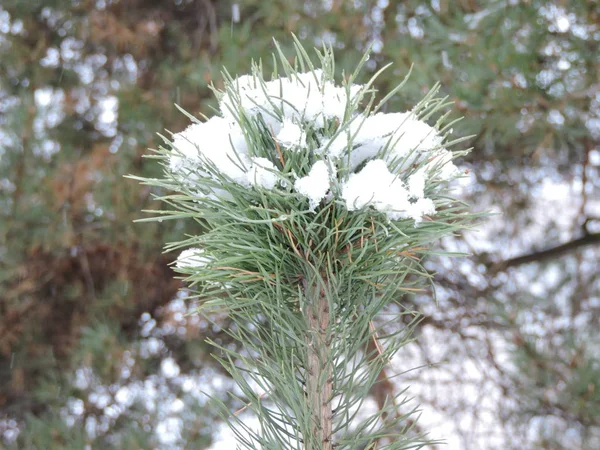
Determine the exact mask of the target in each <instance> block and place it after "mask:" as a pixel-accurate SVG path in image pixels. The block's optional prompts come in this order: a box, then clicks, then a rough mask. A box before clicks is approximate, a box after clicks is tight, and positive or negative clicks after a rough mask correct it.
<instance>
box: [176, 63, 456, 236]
mask: <svg viewBox="0 0 600 450" xmlns="http://www.w3.org/2000/svg"><path fill="white" fill-rule="evenodd" d="M372 92H373V91H372V90H370V88H369V86H363V85H358V84H346V85H343V86H338V85H336V84H335V83H334V81H333V79H332V76H331V75H328V74H326V72H325V71H323V70H321V69H317V70H312V71H308V72H306V73H291V74H290V75H289V76H282V77H278V78H275V79H273V80H271V81H264V80H263V79H262V77H261V76H260V75H258V72H256V73H255V74H253V75H244V76H241V77H239V78H236V79H229V80H228V81H227V82H226V88H225V91H224V92H220V93H218V95H219V97H220V98H219V115H216V116H214V117H212V118H210V119H208V120H207V121H205V122H201V123H199V122H198V123H193V124H192V125H190V126H189V127H188V128H186V129H185V130H184V131H182V132H180V133H177V134H174V135H173V137H172V141H171V142H170V145H171V147H172V151H171V152H170V154H169V161H168V170H169V171H170V173H171V174H172V176H173V178H174V179H176V180H177V181H178V182H179V183H181V185H182V186H185V187H187V188H188V190H189V192H194V195H195V196H196V197H197V200H198V201H202V199H203V198H209V199H211V200H212V201H215V200H216V201H227V200H228V199H229V198H230V193H229V192H228V190H227V182H233V183H234V184H237V185H240V186H243V187H244V188H248V189H264V190H281V191H282V192H285V193H288V194H290V193H291V194H293V195H296V196H297V199H298V210H305V209H306V206H308V209H309V210H310V211H315V210H316V209H317V208H318V207H319V205H321V204H322V203H323V202H330V201H337V202H340V203H341V204H343V205H345V207H346V208H347V209H348V210H349V211H355V210H361V209H364V208H371V209H374V210H376V211H380V212H383V213H385V214H386V215H387V217H388V219H390V220H402V219H409V220H412V221H414V224H415V225H417V224H418V223H419V222H421V221H422V220H423V219H424V217H425V216H431V215H434V214H435V213H436V205H435V201H434V199H433V198H431V197H430V195H434V194H435V193H436V190H439V189H441V188H442V187H441V186H443V184H440V181H447V180H450V179H452V178H454V177H455V176H456V175H457V174H458V171H457V169H456V167H455V166H454V164H453V163H452V161H451V160H452V158H453V156H452V153H451V152H450V151H448V150H447V149H446V148H444V136H442V135H441V134H440V132H439V131H438V130H437V129H436V128H435V127H432V126H430V125H429V124H428V123H426V122H425V121H424V120H420V118H419V117H418V115H419V113H420V112H422V110H423V108H421V109H419V108H417V107H416V108H415V109H413V110H412V111H408V112H402V113H383V112H373V111H372V108H369V107H367V109H366V110H360V104H361V103H368V102H366V101H365V99H367V98H368V97H369V94H372ZM369 105H370V103H369ZM425 109H426V108H425ZM289 155H296V156H298V155H300V157H296V158H289ZM286 160H287V161H290V160H292V161H302V163H301V164H300V163H297V164H296V167H289V166H286V164H288V163H286ZM432 180H435V183H431V181H432ZM306 200H308V205H307V204H306Z"/></svg>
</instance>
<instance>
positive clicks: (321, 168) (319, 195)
mask: <svg viewBox="0 0 600 450" xmlns="http://www.w3.org/2000/svg"><path fill="white" fill-rule="evenodd" d="M329 178H330V177H329V169H328V168H327V163H326V162H325V161H323V160H321V161H317V162H316V163H315V164H314V165H313V166H312V167H311V169H310V172H309V173H308V175H307V176H305V177H302V178H300V179H298V180H296V182H295V183H294V188H295V189H296V191H298V192H299V193H300V194H302V195H304V196H306V197H308V200H309V204H310V209H311V210H314V209H315V208H316V207H317V205H318V204H319V203H320V202H321V200H323V199H324V198H325V196H326V195H327V191H329V185H330V181H329Z"/></svg>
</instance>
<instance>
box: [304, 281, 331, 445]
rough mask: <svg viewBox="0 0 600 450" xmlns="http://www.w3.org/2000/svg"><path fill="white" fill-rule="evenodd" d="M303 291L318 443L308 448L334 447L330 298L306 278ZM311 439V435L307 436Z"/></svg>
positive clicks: (311, 399)
mask: <svg viewBox="0 0 600 450" xmlns="http://www.w3.org/2000/svg"><path fill="white" fill-rule="evenodd" d="M303 288H304V293H305V295H306V296H307V297H308V299H309V300H308V302H307V306H306V309H305V312H304V314H305V317H306V321H307V323H308V333H307V336H306V347H307V352H308V355H307V368H306V370H307V383H306V393H307V397H308V404H309V405H310V410H311V414H313V417H311V422H312V424H313V436H315V440H316V442H317V443H319V444H321V445H320V446H319V447H315V448H314V449H313V448H307V449H306V450H331V449H332V448H333V445H332V441H331V437H332V431H333V424H332V418H333V411H332V405H331V400H332V398H331V397H332V391H333V373H332V367H331V357H330V355H329V353H330V350H329V347H330V345H331V326H330V311H329V302H328V301H327V296H326V295H325V292H324V290H323V288H319V287H318V286H314V285H313V286H309V285H308V283H307V282H306V280H303ZM304 441H305V442H310V441H311V439H305V440H304Z"/></svg>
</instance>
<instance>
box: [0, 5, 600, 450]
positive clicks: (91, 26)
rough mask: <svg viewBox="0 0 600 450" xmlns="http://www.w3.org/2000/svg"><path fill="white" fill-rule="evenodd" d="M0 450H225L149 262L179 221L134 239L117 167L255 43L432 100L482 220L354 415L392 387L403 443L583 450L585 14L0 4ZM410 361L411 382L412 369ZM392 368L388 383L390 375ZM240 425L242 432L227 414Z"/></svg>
mask: <svg viewBox="0 0 600 450" xmlns="http://www.w3.org/2000/svg"><path fill="white" fill-rule="evenodd" d="M0 5H1V6H0V448H7V449H15V448H18V449H39V450H55V449H56V450H59V449H60V450H63V449H66V450H71V449H72V450H80V449H94V450H96V449H122V448H123V449H125V448H127V449H130V450H135V449H167V450H174V449H208V448H213V449H229V448H235V447H234V446H233V441H232V438H231V435H230V434H228V433H227V432H226V431H224V430H225V428H224V426H223V420H222V419H221V418H219V417H218V416H217V414H216V411H215V410H214V409H213V408H211V406H210V403H208V402H207V397H206V395H205V394H204V393H209V394H212V395H215V396H218V397H220V398H222V399H224V400H225V401H227V402H229V403H230V404H231V409H232V411H235V410H236V409H237V408H240V407H241V406H242V405H241V404H239V403H236V402H234V401H232V400H231V399H229V398H228V397H227V395H226V391H227V390H228V389H232V383H231V380H230V379H229V377H228V376H227V374H226V373H224V372H223V371H222V370H221V369H220V368H219V367H218V365H217V364H216V362H215V361H214V359H213V358H212V357H211V355H210V352H211V349H210V347H209V346H208V345H207V344H205V343H204V339H205V338H207V337H210V338H211V339H214V340H215V341H216V342H219V343H221V344H223V345H235V344H234V343H231V342H228V338H227V336H226V335H225V334H224V333H223V332H222V330H223V329H224V328H226V327H227V326H228V323H227V319H226V318H225V317H218V316H217V317H212V318H211V319H212V322H211V321H208V320H206V319H205V318H203V317H201V316H198V315H191V316H187V315H186V313H187V312H188V311H189V310H190V308H191V307H192V306H193V305H192V303H191V302H190V301H188V300H186V292H185V290H184V291H181V292H179V293H178V289H179V288H180V287H182V285H181V283H180V281H178V280H176V279H174V273H173V272H172V271H171V269H170V267H169V263H170V262H172V261H173V260H174V258H176V256H177V255H174V254H169V253H166V254H164V253H162V245H163V243H165V242H167V241H169V240H176V239H179V238H180V237H181V236H182V235H183V233H187V232H194V229H193V228H192V227H190V224H186V223H181V222H176V221H164V222H162V223H158V222H154V223H144V224H141V223H134V222H133V221H134V220H135V219H138V218H142V217H144V214H143V213H141V210H142V209H156V208H157V207H158V204H157V203H156V202H155V201H154V200H153V199H152V194H156V193H159V192H158V191H157V190H155V189H154V190H153V189H150V188H148V187H143V186H141V185H139V184H138V183H137V182H135V181H132V180H129V179H125V178H124V177H123V176H124V175H126V174H137V175H142V176H147V177H148V176H155V175H158V174H159V167H158V165H157V164H156V163H155V162H153V161H152V160H146V159H143V158H142V156H143V155H144V154H146V153H147V148H152V147H156V146H157V145H158V144H159V142H160V140H159V139H158V138H157V136H156V133H157V132H164V130H165V129H166V130H171V131H174V132H177V131H181V130H182V129H183V128H184V127H185V126H186V125H187V123H188V120H187V118H186V117H185V116H184V115H182V114H181V113H180V112H178V111H177V109H176V108H175V107H174V104H175V103H177V104H179V105H181V106H182V107H183V108H185V109H186V110H188V111H190V112H193V113H203V114H207V115H210V114H211V111H212V110H211V107H212V106H214V105H215V100H214V98H213V96H212V94H211V91H210V89H209V85H210V84H211V83H214V84H215V86H217V87H219V86H221V85H222V84H221V76H220V71H221V69H222V67H223V66H225V67H227V69H228V70H229V72H230V73H232V74H243V73H247V72H248V71H249V67H250V60H251V59H252V58H255V59H258V58H263V60H264V61H265V65H268V61H269V55H270V53H271V52H272V51H273V50H274V46H273V44H272V39H273V38H276V39H277V40H278V41H279V42H280V43H281V45H282V47H283V48H284V50H286V51H288V52H289V54H292V51H291V50H292V46H291V44H292V40H291V35H290V33H292V32H293V33H295V34H297V36H298V37H299V38H300V39H301V40H303V42H304V43H305V44H306V46H308V47H311V46H312V45H313V44H314V45H321V44H322V43H327V44H331V45H333V47H334V48H335V49H336V52H337V70H338V72H339V74H340V76H341V73H342V71H343V70H344V69H346V70H347V71H348V70H351V69H352V68H353V67H354V65H355V64H356V63H357V62H358V60H359V59H360V57H361V55H362V54H363V52H364V51H365V49H366V48H367V47H368V46H369V45H372V46H373V53H372V55H371V57H370V59H369V61H368V64H367V70H366V72H365V73H364V77H363V81H364V80H365V79H366V78H367V77H368V76H369V75H370V74H372V73H374V72H375V71H377V70H378V69H379V68H381V67H382V66H383V65H384V64H386V63H388V62H392V63H393V65H392V67H391V68H390V69H388V70H387V71H386V72H385V73H384V74H383V75H382V76H381V77H380V78H379V80H378V81H377V83H376V87H377V89H379V90H380V92H382V93H385V92H387V91H388V90H389V89H391V88H392V87H393V86H394V85H395V84H396V83H397V82H399V81H400V80H401V79H402V78H403V77H404V76H405V75H406V73H407V71H408V69H409V67H410V66H411V65H413V71H412V75H411V77H410V80H409V82H408V83H407V84H406V86H405V88H404V89H403V90H402V91H401V93H400V94H399V95H398V96H397V97H396V98H394V99H393V101H392V102H390V110H405V109H407V108H410V107H411V105H412V104H414V102H415V101H416V100H417V99H419V98H420V97H421V96H422V95H423V94H424V93H425V92H427V90H428V89H429V88H430V87H431V86H432V85H433V84H434V83H436V82H438V81H439V82H441V86H442V92H443V94H444V95H447V96H448V98H449V100H451V101H453V102H454V106H453V115H452V117H453V118H456V117H461V116H462V117H464V119H463V120H462V121H461V122H460V123H458V124H457V125H456V126H455V127H454V134H455V136H465V135H472V136H473V137H472V138H470V139H469V141H467V142H466V143H465V144H464V145H465V146H466V147H473V151H472V153H471V154H470V155H469V156H467V157H465V158H462V159H461V160H459V161H458V162H459V164H460V165H461V167H463V168H464V169H467V170H469V175H468V176H467V177H466V178H464V179H463V180H461V181H460V182H459V183H457V191H456V195H458V196H459V197H460V198H462V199H464V200H465V201H467V202H469V203H470V204H471V205H473V209H474V210H476V211H491V212H494V213H497V214H496V215H493V216H492V217H490V218H489V219H488V220H487V221H486V222H485V223H484V224H483V225H481V226H480V227H479V229H478V231H473V232H468V233H465V234H463V235H462V236H456V237H453V238H449V239H445V240H444V241H442V242H440V249H442V250H446V251H457V252H466V253H468V254H469V255H470V256H468V257H464V258H460V259H453V260H449V259H447V258H439V259H434V258H432V259H430V260H429V261H427V267H428V268H429V269H430V270H431V271H432V272H434V273H435V283H436V285H437V290H436V294H437V303H436V302H435V301H434V300H433V299H432V297H433V292H432V291H429V292H426V293H424V294H420V295H417V296H415V297H412V298H407V299H405V301H406V302H411V303H412V304H414V306H415V307H417V308H418V309H419V310H420V311H422V312H423V314H424V319H423V321H422V322H421V324H420V326H419V327H418V330H417V337H418V340H417V341H416V342H415V343H413V344H411V345H409V346H408V347H406V349H405V350H404V351H403V354H401V355H399V358H398V360H395V361H393V363H392V365H391V367H389V368H388V369H387V370H388V372H389V374H390V375H391V374H394V373H398V372H403V374H402V375H401V376H399V377H396V378H394V381H393V382H385V383H380V384H379V385H377V388H376V389H374V391H373V393H372V394H373V403H372V404H373V405H374V407H377V405H378V404H380V403H379V402H381V401H382V399H384V398H385V396H386V395H390V394H393V393H397V392H399V389H404V388H406V387H408V386H410V389H409V391H408V392H409V394H410V395H411V396H414V397H415V398H414V400H413V402H414V404H415V405H416V404H419V403H420V405H421V409H422V413H421V418H420V420H419V422H418V424H417V426H418V427H420V428H421V429H422V430H423V431H429V432H430V433H431V437H433V438H446V440H447V442H448V445H447V446H445V447H438V448H446V449H448V450H458V449H461V450H462V449H465V450H468V449H473V450H479V449H481V450H487V449H556V450H559V449H561V450H562V449H569V450H577V449H589V450H594V449H598V448H600V335H599V332H600V263H599V256H600V195H599V193H600V176H599V173H598V171H599V168H600V146H599V140H600V89H599V87H600V79H599V70H598V69H599V65H600V53H599V51H598V50H599V41H600V5H599V3H598V2H596V1H585V0H572V1H564V0H554V1H537V0H521V1H520V0H510V1H497V0H490V1H484V0H481V1H476V0H457V1H450V0H434V1H428V0H422V1H411V0H408V1H393V0H353V1H342V0H316V1H312V0H306V1H302V2H300V1H291V0H269V1H258V0H255V1H253V0H247V1H236V2H232V1H227V0H222V1H217V0H43V1H42V0H3V1H2V2H1V4H0ZM419 367H421V368H420V369H419ZM409 369H413V370H409ZM248 420H249V422H252V418H251V417H249V418H248Z"/></svg>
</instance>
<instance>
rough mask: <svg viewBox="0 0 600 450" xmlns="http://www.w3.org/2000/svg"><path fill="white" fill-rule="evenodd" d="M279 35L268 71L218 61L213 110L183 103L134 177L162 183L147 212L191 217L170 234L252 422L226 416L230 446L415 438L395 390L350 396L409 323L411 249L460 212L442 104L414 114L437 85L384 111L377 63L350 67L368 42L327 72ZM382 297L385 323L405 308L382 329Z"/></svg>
mask: <svg viewBox="0 0 600 450" xmlns="http://www.w3.org/2000/svg"><path fill="white" fill-rule="evenodd" d="M276 45H277V44H276ZM295 45H296V53H297V55H296V58H295V60H294V63H293V65H292V64H290V63H289V62H288V58H287V57H286V55H285V54H284V53H283V52H281V50H280V51H279V59H278V60H277V59H276V58H275V56H274V57H273V60H274V66H273V75H272V79H271V80H270V81H265V80H264V79H263V75H262V67H260V66H255V67H254V70H253V72H252V74H251V75H245V76H242V77H238V78H235V79H232V78H230V77H226V80H227V81H226V84H225V91H224V92H217V95H218V97H219V109H220V112H219V114H218V115H216V116H213V117H212V118H210V119H208V120H206V122H199V120H198V119H196V118H195V117H194V116H191V115H190V116H189V117H190V119H191V120H192V121H193V122H194V123H193V124H192V125H191V126H190V127H188V128H187V129H186V130H185V131H183V132H181V133H178V134H175V135H173V136H172V137H171V138H165V142H166V145H165V146H164V147H163V148H162V150H161V151H159V152H158V156H157V157H158V158H159V159H161V160H163V161H164V166H165V177H164V178H163V179H143V178H141V180H142V181H143V182H145V183H147V184H149V185H151V186H158V187H160V188H163V189H166V190H168V191H174V192H176V193H175V194H171V195H167V196H163V197H161V198H160V199H161V200H162V201H163V202H165V203H166V204H167V205H168V209H167V210H166V211H154V212H155V213H158V216H157V218H156V219H155V220H165V219H187V220H190V219H191V220H193V221H195V222H197V223H199V224H201V227H202V233H200V234H193V235H190V236H189V237H188V238H187V239H185V240H184V241H177V242H174V243H172V244H170V245H169V247H168V248H169V249H174V248H181V247H190V246H191V248H188V249H186V250H185V251H183V252H182V254H181V255H180V257H179V259H178V266H179V270H180V271H181V272H183V273H184V274H186V275H187V278H186V280H187V281H188V282H189V283H190V284H191V285H192V286H197V287H198V288H197V295H198V297H199V298H200V299H201V304H202V306H203V307H204V308H215V307H216V308H223V309H224V310H225V311H226V312H227V313H228V314H229V316H230V318H231V320H232V327H231V328H230V329H229V330H227V333H228V334H229V335H230V336H231V337H232V338H233V339H234V340H235V341H237V342H239V343H240V344H241V345H240V347H241V349H240V350H237V349H236V350H232V349H230V348H228V347H226V346H222V345H217V344H214V345H215V347H216V348H217V349H218V350H219V353H218V356H217V358H218V360H219V361H220V363H221V364H222V365H223V366H224V367H225V368H226V370H227V371H228V372H229V373H230V374H231V376H232V377H233V379H234V380H235V381H236V383H237V385H238V387H239V388H240V390H241V391H242V392H243V394H244V398H246V399H249V400H250V401H249V403H248V404H247V408H248V409H249V410H251V411H253V412H254V413H255V414H256V416H257V418H258V420H259V422H260V431H253V430H251V429H250V428H249V427H247V426H245V425H244V423H243V421H241V420H239V419H238V418H237V416H233V417H234V419H238V420H235V421H234V422H236V423H237V427H234V429H233V431H234V433H235V434H236V435H237V437H238V444H239V445H240V446H241V447H242V448H247V449H257V448H269V449H282V450H283V449H289V448H302V449H307V450H308V449H310V450H317V449H318V450H332V449H333V448H337V449H343V448H347V449H354V448H375V447H377V448H389V449H407V448H421V447H423V446H424V445H425V444H426V443H428V441H426V440H422V437H415V436H413V435H411V434H410V433H409V432H408V429H409V428H410V427H409V424H410V423H411V422H409V421H408V420H407V419H408V418H409V417H410V416H411V415H412V414H413V413H414V410H413V411H412V412H408V413H406V414H401V413H400V412H399V411H398V410H397V409H396V406H395V405H396V400H398V399H396V398H393V397H392V398H387V399H386V406H385V407H384V408H382V409H380V410H379V411H378V412H377V413H375V414H372V415H367V416H366V417H360V415H359V412H360V410H361V407H362V405H363V404H364V402H365V401H366V400H367V398H368V396H369V393H370V391H371V390H372V388H373V386H374V385H375V384H376V383H377V382H378V377H379V375H380V373H381V371H382V369H383V368H384V367H385V366H386V365H387V364H388V362H389V361H390V359H391V358H392V357H393V355H394V354H396V353H397V352H398V350H399V349H400V348H401V347H403V346H404V345H405V344H406V343H407V342H409V340H410V339H411V334H412V329H413V328H414V326H415V323H416V322H417V317H418V313H417V312H415V311H411V310H410V309H408V308H407V307H406V303H405V302H404V301H403V295H404V294H407V293H411V292H414V291H418V287H416V286H418V285H419V284H422V283H423V281H424V280H425V279H427V278H428V275H427V273H426V272H425V271H424V269H423V268H422V266H421V264H420V262H421V259H422V257H423V256H424V255H427V254H428V253H429V252H430V249H431V244H432V242H434V241H435V240H437V239H439V238H440V237H442V236H445V235H448V234H450V233H453V232H456V231H457V230H461V229H464V228H465V226H467V225H468V224H469V222H470V221H472V220H473V218H474V217H475V216H473V215H471V214H468V213H467V211H466V209H465V207H464V205H462V204H460V203H459V202H458V201H456V200H453V199H452V198H451V197H450V196H449V195H448V187H447V184H448V180H451V179H453V178H456V177H457V172H458V171H457V169H456V167H455V166H454V165H453V164H452V162H451V160H452V158H453V155H452V154H451V153H450V152H449V151H448V150H446V148H445V147H446V146H449V145H453V144H455V143H458V142H460V141H461V139H455V140H454V141H450V140H449V138H448V135H449V132H448V130H449V128H450V127H451V126H452V122H451V123H449V124H446V123H445V118H446V117H447V114H444V115H442V116H441V117H439V118H438V119H437V121H436V122H435V127H431V126H429V125H428V124H427V123H426V122H425V120H427V119H430V120H431V118H432V117H433V116H436V115H437V116H439V112H440V109H441V108H443V107H444V106H445V100H444V99H440V98H436V97H435V94H436V93H437V87H435V88H434V89H432V90H431V91H430V92H429V93H428V94H427V95H426V96H425V97H424V99H423V100H421V101H420V102H419V103H418V104H416V105H415V107H414V108H413V109H411V110H410V111H408V112H406V113H395V114H393V113H390V114H386V113H382V112H381V110H382V108H383V107H384V105H385V103H386V102H387V100H389V99H390V98H392V97H393V96H394V95H396V94H397V93H398V92H399V91H400V89H401V87H402V85H403V84H404V83H401V84H400V85H398V86H397V87H396V88H395V89H393V90H392V91H391V92H390V93H389V94H387V95H386V96H384V98H383V99H382V100H381V101H379V102H378V103H375V95H374V94H375V91H373V89H372V86H373V83H374V82H375V80H376V78H377V74H376V75H375V76H374V77H373V78H371V80H369V81H368V82H367V83H366V84H365V85H364V86H363V85H358V84H355V83H354V81H355V80H356V79H357V76H358V74H359V72H360V69H361V68H362V66H363V65H364V63H365V62H366V61H367V59H368V54H367V55H365V57H363V60H362V62H361V64H359V67H358V69H357V70H356V71H355V72H353V73H352V74H350V75H348V76H347V78H346V80H345V82H344V85H343V86H340V87H337V86H336V85H335V83H334V67H335V62H334V58H333V53H332V50H331V49H330V48H327V47H324V48H323V50H322V51H321V52H317V55H318V57H319V60H320V67H319V68H316V66H315V65H314V64H313V61H312V60H311V58H310V57H309V55H308V54H307V53H306V51H305V50H304V48H303V47H302V46H301V44H300V43H299V41H296V44H295ZM278 69H279V71H280V72H281V76H280V75H279V74H278ZM300 71H302V72H300ZM405 81H406V80H405ZM363 103H365V104H366V106H364V109H363V107H362V106H361V105H362V104H363ZM389 304H395V305H397V306H398V307H399V311H400V312H399V313H398V314H396V315H392V318H391V319H389V320H390V321H391V322H393V321H395V322H398V321H399V320H400V319H402V317H409V318H408V319H407V320H408V324H407V325H406V326H404V327H400V328H399V329H398V330H397V331H396V332H394V333H386V334H385V335H384V334H383V328H382V327H378V326H375V325H374V323H375V321H376V320H377V319H380V318H381V314H382V312H383V311H384V310H386V309H387V307H388V305H389ZM411 317H412V318H411ZM370 342H373V343H375V350H376V351H373V350H371V348H372V347H371V346H369V343H370ZM256 387H258V388H259V389H260V390H261V391H262V393H258V392H256ZM400 401H402V400H401V399H400ZM221 406H222V407H223V410H224V418H225V419H227V418H228V415H227V413H226V411H227V408H226V406H225V405H224V404H221ZM242 430H245V431H246V432H247V434H248V436H244V434H243V433H242ZM398 430H399V431H398ZM429 443H430V442H429Z"/></svg>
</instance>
